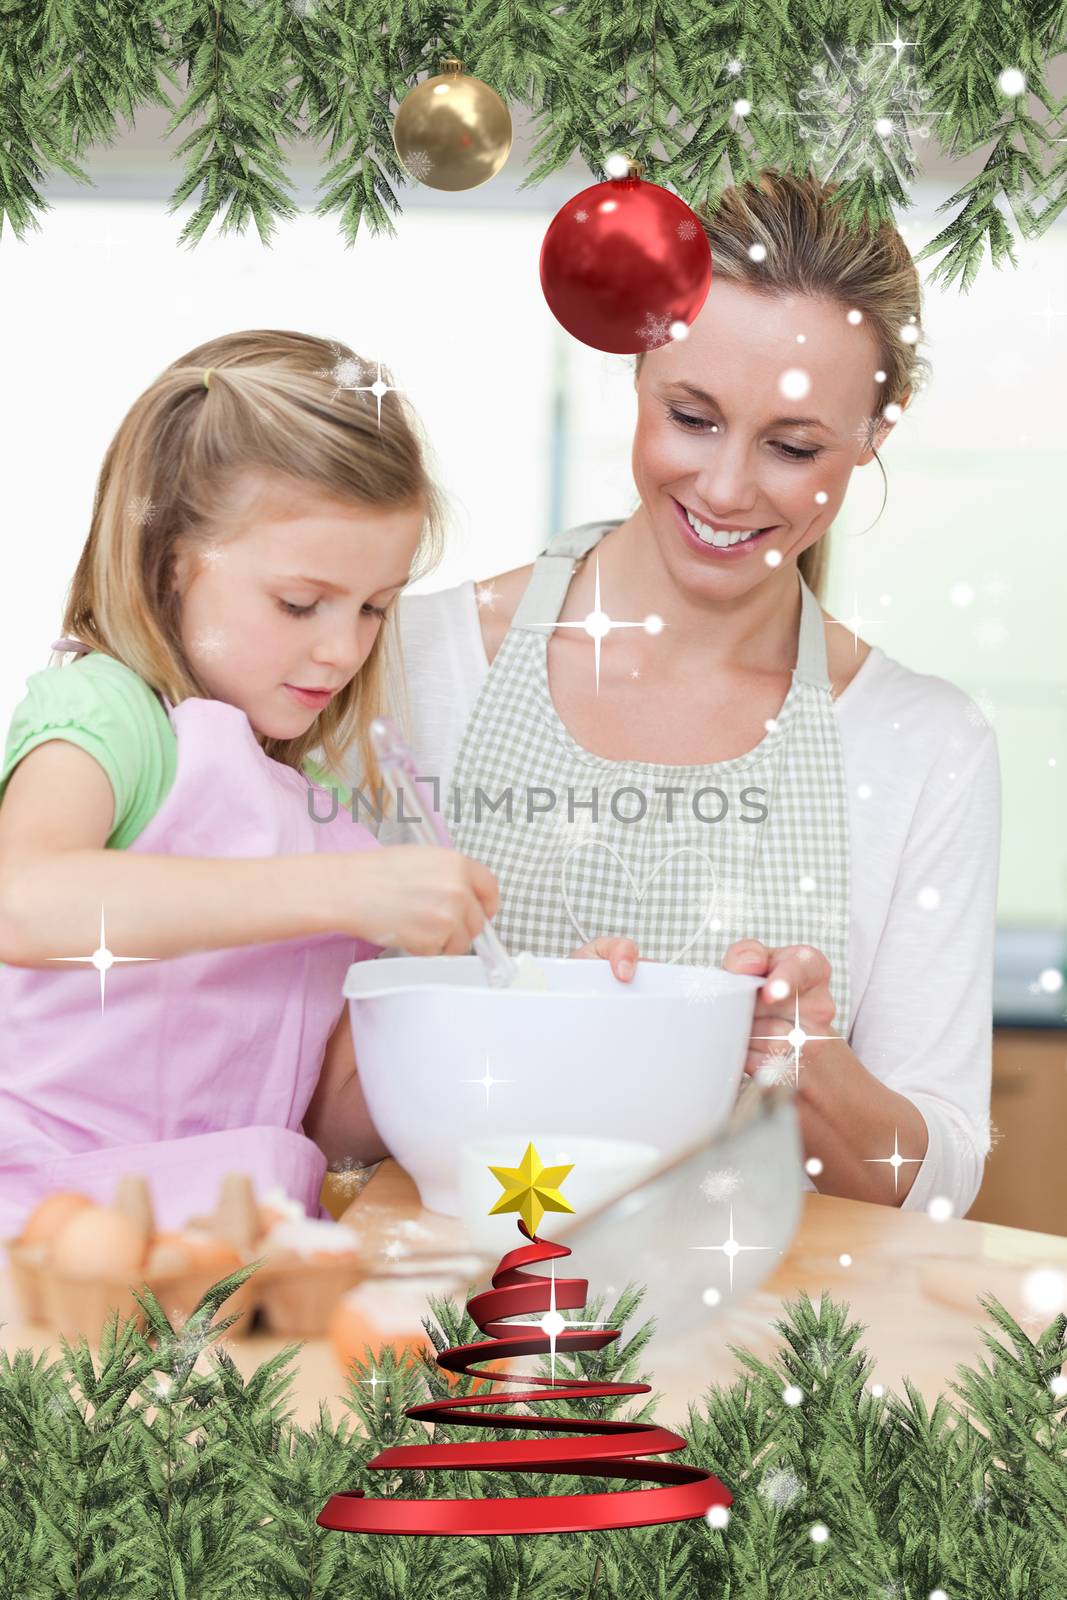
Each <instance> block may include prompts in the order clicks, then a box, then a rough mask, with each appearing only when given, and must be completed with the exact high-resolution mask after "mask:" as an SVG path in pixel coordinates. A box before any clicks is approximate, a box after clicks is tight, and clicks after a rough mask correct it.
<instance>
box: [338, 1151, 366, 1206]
mask: <svg viewBox="0 0 1067 1600" xmlns="http://www.w3.org/2000/svg"><path fill="white" fill-rule="evenodd" d="M375 1170H376V1169H375V1167H373V1166H370V1167H367V1166H361V1165H360V1163H359V1162H358V1161H357V1160H356V1159H355V1157H354V1156H342V1158H341V1160H340V1161H335V1162H334V1163H333V1164H332V1165H331V1166H330V1167H328V1168H327V1171H328V1172H329V1174H330V1180H331V1185H330V1186H331V1188H337V1189H339V1190H340V1191H341V1194H342V1195H343V1196H344V1198H345V1199H346V1200H351V1199H352V1198H353V1197H354V1196H355V1195H357V1194H358V1193H359V1191H360V1190H361V1189H362V1188H363V1186H364V1184H365V1183H366V1182H367V1179H368V1178H369V1177H370V1175H371V1173H372V1172H374V1171H375Z"/></svg>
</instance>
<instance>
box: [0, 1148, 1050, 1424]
mask: <svg viewBox="0 0 1067 1600" xmlns="http://www.w3.org/2000/svg"><path fill="white" fill-rule="evenodd" d="M342 1217H343V1220H346V1221H347V1220H351V1221H352V1223H353V1224H357V1223H358V1226H359V1231H360V1234H361V1237H362V1239H363V1241H364V1245H365V1248H366V1249H367V1250H368V1251H369V1252H370V1254H371V1256H372V1258H373V1260H374V1262H375V1266H376V1269H377V1270H380V1271H383V1272H387V1271H388V1270H389V1255H388V1254H387V1252H388V1250H389V1245H390V1243H391V1242H393V1241H395V1240H396V1239H397V1238H398V1237H399V1238H404V1237H408V1238H410V1237H412V1235H413V1234H417V1237H418V1242H419V1247H420V1248H423V1247H426V1248H433V1247H435V1246H436V1245H438V1244H439V1245H440V1246H441V1247H442V1248H445V1249H452V1248H456V1247H460V1248H462V1247H463V1246H464V1245H465V1243H466V1234H465V1230H464V1227H463V1224H462V1222H461V1221H459V1220H457V1219H453V1218H449V1217H442V1216H438V1215H437V1214H436V1213H432V1212H427V1211H424V1210H423V1208H422V1206H421V1204H420V1202H419V1197H418V1192H417V1190H416V1189H415V1186H414V1184H413V1183H412V1181H411V1179H410V1178H409V1177H408V1176H407V1174H406V1173H405V1172H404V1171H403V1170H402V1169H401V1168H400V1167H399V1166H397V1164H396V1163H395V1162H393V1161H384V1162H382V1164H381V1165H380V1167H378V1169H377V1171H376V1172H375V1173H374V1174H373V1176H372V1177H371V1178H370V1180H369V1181H368V1182H367V1184H366V1186H365V1187H364V1188H363V1190H362V1191H361V1192H360V1193H359V1194H358V1195H357V1196H356V1198H355V1199H354V1200H353V1201H352V1202H351V1204H350V1205H349V1206H348V1207H347V1209H346V1210H345V1211H344V1212H343V1214H342ZM405 1225H406V1228H405ZM574 1250H575V1254H574V1256H573V1257H572V1258H571V1260H572V1264H573V1267H574V1269H575V1271H576V1272H577V1273H578V1274H579V1275H580V1274H581V1260H580V1255H579V1253H578V1251H579V1244H578V1241H577V1240H576V1241H575V1243H574ZM843 1254H845V1255H847V1256H849V1257H851V1264H850V1265H847V1266H843V1265H841V1263H840V1260H839V1258H840V1257H841V1256H842V1255H843ZM1034 1267H1055V1268H1057V1269H1059V1270H1060V1271H1061V1272H1063V1273H1064V1274H1065V1277H1067V1238H1063V1237H1060V1236H1059V1235H1056V1234H1047V1233H1031V1232H1025V1231H1023V1230H1021V1229H1018V1228H1004V1227H1000V1226H998V1225H996V1224H993V1223H986V1222H968V1221H958V1220H950V1221H947V1222H934V1221H933V1220H932V1219H931V1218H930V1217H928V1216H927V1215H926V1214H925V1213H923V1212H909V1211H897V1210H895V1209H893V1208H892V1207H889V1206H877V1205H867V1204H864V1203H863V1202H860V1201H854V1200H839V1199H835V1198H833V1197H832V1196H828V1195H818V1194H806V1195H805V1196H804V1210H803V1214H802V1218H801V1222H800V1226H799V1228H798V1230H797V1234H796V1237H795V1238H794V1240H793V1243H792V1245H791V1247H790V1249H789V1250H788V1251H787V1253H786V1255H785V1257H784V1259H783V1260H782V1262H781V1264H780V1265H779V1267H778V1269H777V1271H776V1272H775V1273H774V1274H773V1275H772V1276H771V1277H770V1278H768V1279H767V1281H766V1283H765V1284H764V1285H763V1287H762V1288H761V1289H760V1290H759V1291H758V1292H757V1293H756V1294H754V1295H751V1296H749V1297H748V1299H747V1300H745V1301H744V1302H742V1303H741V1304H739V1305H736V1306H723V1307H721V1308H720V1309H719V1310H718V1311H717V1312H716V1313H715V1315H714V1317H711V1315H710V1313H709V1323H708V1326H707V1328H706V1329H703V1330H701V1332H700V1333H699V1334H697V1335H693V1334H690V1335H688V1336H686V1337H684V1338H676V1339H674V1340H672V1339H671V1337H670V1335H669V1331H668V1330H662V1331H661V1332H659V1333H657V1335H656V1339H655V1341H654V1342H653V1344H652V1345H651V1346H650V1347H649V1351H648V1352H647V1353H648V1355H649V1360H648V1361H647V1362H646V1363H645V1365H646V1368H647V1369H648V1370H649V1372H650V1373H651V1378H652V1383H653V1390H654V1392H655V1393H656V1394H658V1395H659V1396H660V1400H659V1404H658V1406H657V1415H658V1416H659V1417H660V1418H661V1419H662V1420H663V1421H664V1422H667V1423H670V1422H681V1421H682V1420H683V1419H684V1417H685V1411H686V1406H687V1405H688V1403H689V1401H690V1400H697V1399H699V1398H700V1396H701V1395H702V1394H703V1393H704V1391H705V1390H706V1389H707V1388H708V1386H709V1385H710V1384H712V1383H716V1384H728V1383H730V1382H732V1381H733V1380H734V1379H735V1378H737V1377H739V1376H740V1375H741V1371H742V1369H741V1368H740V1367H739V1364H738V1362H737V1361H736V1359H735V1357H734V1356H733V1354H732V1353H731V1351H730V1350H729V1348H728V1347H729V1345H730V1344H737V1345H741V1346H743V1347H745V1348H746V1349H748V1350H751V1351H752V1353H753V1354H754V1355H756V1356H758V1357H760V1358H761V1359H763V1360H765V1361H769V1360H771V1359H772V1357H773V1355H774V1353H775V1351H776V1350H777V1349H778V1348H779V1347H780V1346H781V1343H782V1340H781V1336H780V1334H779V1333H778V1332H777V1331H776V1329H775V1328H774V1326H773V1324H774V1322H775V1321H777V1320H781V1319H783V1318H784V1316H785V1311H784V1302H785V1301H787V1300H790V1299H795V1298H796V1297H797V1295H798V1294H801V1293H806V1294H808V1295H809V1296H810V1297H811V1298H812V1299H813V1300H818V1298H819V1296H820V1294H821V1293H822V1292H823V1291H824V1290H825V1291H826V1292H827V1293H828V1294H829V1295H830V1296H832V1298H834V1299H835V1300H838V1301H845V1302H847V1304H848V1306H849V1308H850V1311H851V1320H853V1321H856V1322H859V1323H860V1324H861V1325H863V1327H864V1332H863V1333H862V1335H861V1339H860V1343H861V1344H862V1346H863V1348H864V1349H865V1350H866V1352H867V1354H868V1356H869V1357H870V1359H871V1361H872V1364H873V1371H872V1373H871V1375H870V1381H871V1382H877V1383H882V1384H884V1385H885V1386H886V1387H887V1388H892V1389H894V1390H896V1391H897V1393H902V1392H903V1382H902V1380H903V1378H904V1377H905V1376H907V1377H908V1378H910V1379H911V1381H912V1382H913V1383H914V1384H915V1386H916V1388H917V1389H918V1390H919V1391H920V1392H921V1393H922V1395H923V1397H924V1399H925V1400H926V1401H927V1403H928V1404H931V1405H932V1404H933V1402H934V1401H935V1400H936V1398H937V1397H938V1395H940V1394H945V1395H948V1385H949V1382H950V1380H951V1379H952V1378H953V1377H954V1376H955V1370H956V1367H957V1366H958V1365H960V1364H965V1365H968V1366H972V1367H973V1366H976V1365H977V1363H978V1361H979V1360H980V1358H981V1357H982V1355H983V1353H984V1346H983V1343H982V1338H981V1332H982V1330H983V1329H985V1330H988V1331H989V1332H990V1333H993V1332H995V1331H997V1330H996V1328H995V1324H994V1323H993V1322H992V1320H991V1318H990V1317H989V1316H988V1314H987V1313H986V1311H985V1310H984V1308H983V1307H982V1306H981V1305H980V1303H979V1300H978V1296H979V1295H980V1294H983V1293H992V1294H995V1295H996V1296H997V1298H998V1299H999V1300H1000V1301H1001V1302H1002V1304H1003V1305H1004V1306H1005V1307H1006V1308H1007V1309H1008V1311H1010V1312H1011V1314H1012V1315H1013V1316H1014V1317H1016V1318H1017V1320H1019V1321H1020V1322H1021V1323H1022V1326H1023V1328H1024V1330H1025V1331H1027V1332H1029V1333H1030V1334H1031V1336H1033V1335H1034V1334H1035V1333H1036V1332H1038V1331H1040V1330H1042V1329H1044V1328H1045V1327H1046V1326H1047V1325H1048V1324H1049V1323H1050V1322H1051V1321H1052V1318H1053V1316H1054V1314H1055V1311H1056V1310H1057V1309H1063V1310H1064V1311H1065V1312H1067V1301H1065V1303H1064V1304H1063V1306H1062V1308H1060V1307H1056V1306H1053V1307H1052V1309H1050V1310H1048V1311H1047V1312H1046V1311H1042V1312H1041V1313H1040V1314H1039V1315H1037V1316H1033V1315H1032V1313H1031V1312H1030V1309H1029V1307H1028V1306H1027V1304H1026V1302H1025V1301H1024V1299H1023V1295H1022V1282H1023V1279H1024V1277H1025V1275H1026V1273H1027V1272H1028V1271H1029V1270H1031V1269H1032V1268H1034ZM635 1277H640V1274H639V1273H635ZM460 1292H462V1291H460ZM596 1292H597V1286H595V1285H594V1284H592V1283H590V1295H593V1294H594V1293H596ZM640 1315H641V1314H640V1311H639V1312H638V1320H640ZM1028 1316H1031V1318H1032V1320H1031V1321H1030V1323H1029V1324H1028V1323H1027V1320H1026V1319H1027V1317H1028ZM0 1321H2V1326H0V1342H2V1345H3V1348H4V1349H5V1350H6V1351H8V1352H9V1353H13V1352H14V1351H15V1350H16V1349H19V1348H22V1347H27V1346H28V1347H29V1348H30V1349H32V1350H33V1351H34V1353H35V1354H36V1353H39V1352H40V1351H42V1350H44V1349H46V1348H48V1347H49V1345H50V1344H53V1342H54V1339H53V1336H51V1335H50V1332H49V1330H48V1328H46V1327H44V1326H42V1325H39V1324H34V1323H25V1322H21V1321H20V1320H19V1313H18V1309H17V1306H16V1303H15V1300H14V1296H13V1292H12V1287H11V1282H10V1275H9V1273H8V1272H7V1271H6V1270H5V1271H4V1272H3V1273H2V1275H0ZM998 1336H999V1332H998ZM292 1342H293V1341H292V1340H290V1339H285V1338H279V1337H276V1336H272V1335H269V1334H260V1333H256V1334H253V1335H251V1336H249V1337H248V1338H245V1339H237V1340H230V1341H228V1349H229V1351H230V1353H231V1354H232V1356H233V1359H234V1361H235V1362H236V1363H237V1365H238V1367H239V1368H240V1370H241V1371H242V1372H243V1373H244V1374H245V1375H246V1376H247V1375H248V1374H250V1373H251V1372H252V1371H254V1369H255V1368H256V1367H257V1366H258V1365H259V1364H260V1363H261V1362H263V1361H265V1360H267V1359H269V1357H270V1356H272V1355H274V1354H275V1353H276V1352H277V1351H279V1350H280V1349H282V1348H283V1347H284V1346H285V1345H287V1344H290V1343H292ZM58 1354H59V1347H58V1345H55V1349H54V1351H53V1355H55V1356H57V1355H58ZM290 1370H291V1371H293V1373H294V1381H293V1386H292V1389H291V1391H290V1404H291V1406H292V1408H293V1414H294V1418H295V1420H296V1421H297V1422H299V1423H300V1424H302V1425H305V1426H307V1425H310V1424H311V1423H313V1422H314V1421H315V1419H316V1417H317V1415H318V1405H319V1400H320V1398H321V1399H325V1400H326V1401H327V1402H328V1403H329V1405H330V1410H331V1413H332V1414H333V1416H334V1418H335V1419H336V1418H337V1417H339V1415H340V1413H341V1409H342V1408H341V1405H340V1403H339V1401H340V1398H341V1397H342V1396H343V1394H344V1392H345V1378H344V1374H343V1372H342V1370H341V1367H340V1365H339V1363H338V1361H337V1359H336V1357H335V1356H334V1354H333V1350H332V1347H331V1345H330V1344H329V1342H328V1341H327V1340H326V1339H313V1340H309V1341H307V1342H306V1343H305V1344H304V1346H303V1349H302V1350H301V1352H300V1354H299V1356H298V1357H297V1359H296V1361H294V1363H293V1364H292V1366H291V1368H290Z"/></svg>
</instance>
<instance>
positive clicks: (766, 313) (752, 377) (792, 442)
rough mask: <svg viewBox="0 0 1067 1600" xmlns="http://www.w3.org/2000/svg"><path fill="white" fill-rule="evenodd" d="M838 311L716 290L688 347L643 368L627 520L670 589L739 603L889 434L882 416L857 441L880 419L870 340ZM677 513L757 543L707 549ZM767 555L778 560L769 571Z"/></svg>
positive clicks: (809, 532) (804, 542)
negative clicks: (633, 500)
mask: <svg viewBox="0 0 1067 1600" xmlns="http://www.w3.org/2000/svg"><path fill="white" fill-rule="evenodd" d="M847 311H848V308H847V307H841V306H838V305H836V304H830V303H828V302H825V301H821V300H815V299H813V298H811V297H810V296H774V297H771V296H763V295H760V294H758V293H757V292H756V291H755V290H752V289H749V288H747V287H745V286H743V285H740V284H736V283H730V282H728V281H726V280H725V279H723V280H721V281H719V282H716V281H714V280H713V282H712V286H711V289H710V290H709V292H708V297H707V299H706V300H705V302H704V305H703V306H702V307H701V310H700V314H699V315H698V316H697V318H696V319H695V321H694V322H693V324H692V326H691V327H690V329H689V336H688V338H687V339H685V340H681V341H676V342H672V343H671V344H669V345H664V346H662V347H660V348H659V349H656V350H652V351H650V352H649V354H648V355H647V356H646V357H645V359H644V362H643V364H642V367H641V371H640V374H639V378H638V382H637V391H638V421H637V428H636V432H635V435H634V442H633V454H632V462H633V474H634V482H635V483H636V485H637V488H638V490H639V492H640V495H641V502H642V506H641V509H640V510H639V512H637V513H636V514H635V515H636V516H637V517H638V519H639V520H641V521H643V522H644V523H645V524H647V526H648V527H649V528H650V529H651V531H652V534H653V537H654V538H655V540H656V542H657V544H658V546H659V550H660V553H661V555H662V558H663V560H664V563H665V564H666V566H667V568H668V570H669V571H670V572H671V574H672V575H673V576H674V578H675V579H676V581H677V583H678V584H679V586H680V587H682V588H688V589H692V590H697V591H699V592H702V593H705V594H708V593H711V594H715V595H723V596H726V595H736V594H740V593H744V592H747V591H748V590H750V589H751V588H752V587H753V586H754V585H756V584H759V583H761V582H765V581H766V580H767V579H769V578H771V577H772V576H773V573H774V571H775V569H776V568H778V567H782V566H784V565H785V564H786V563H787V562H795V560H796V558H797V556H799V554H800V552H801V551H802V550H803V549H805V548H806V547H807V546H808V545H810V544H814V543H815V541H816V540H817V539H819V538H821V537H822V535H823V534H824V533H825V532H826V530H827V529H828V528H829V526H830V524H831V522H832V521H833V518H834V516H835V514H836V512H837V509H838V507H839V506H840V504H841V502H842V500H843V499H844V496H845V490H846V489H847V487H848V480H849V475H850V473H851V471H852V468H853V467H855V466H862V465H864V464H865V463H866V462H868V461H870V460H872V459H873V453H874V448H877V446H878V445H880V444H881V443H882V441H883V440H884V438H885V437H886V436H887V434H888V432H889V430H890V428H891V427H892V424H891V423H889V422H886V421H885V420H884V419H882V418H881V417H880V415H879V426H878V428H877V430H876V431H875V432H874V433H873V436H870V437H869V438H868V437H867V436H865V433H864V430H865V427H866V426H867V419H868V418H871V417H872V416H874V415H875V414H880V411H881V406H882V403H883V402H882V400H881V393H882V389H883V385H882V384H881V383H880V382H878V381H877V380H876V379H875V371H876V370H877V368H878V364H879V359H878V350H877V345H876V343H875V340H874V337H873V335H872V334H871V333H870V332H869V331H868V329H867V328H866V327H865V326H864V325H863V323H862V322H859V323H851V322H849V321H848V318H847ZM805 379H806V380H807V386H806V388H805ZM687 386H690V387H687ZM695 390H699V391H701V393H696V392H694V391H695ZM784 418H800V419H805V418H806V419H811V420H808V421H803V420H802V421H793V422H787V421H783V420H782V419H784ZM683 506H684V507H686V508H688V510H689V511H691V512H693V513H695V515H696V517H697V518H699V519H700V520H701V521H702V522H703V523H704V525H705V531H707V529H708V527H709V526H710V529H711V531H713V532H720V531H721V530H720V527H719V525H721V524H731V525H732V527H733V529H734V530H737V529H745V530H748V529H760V530H767V531H765V532H761V533H759V534H758V535H757V536H756V537H755V538H753V539H751V540H735V542H734V543H733V544H732V545H728V546H722V545H720V546H718V547H716V546H715V545H708V544H706V543H704V542H703V541H702V540H701V539H700V538H699V536H698V534H697V532H696V531H695V530H693V529H692V527H691V524H690V523H689V522H688V521H687V519H686V518H685V516H684V513H683V512H682V510H681V509H680V508H681V507H683ZM770 552H777V555H774V554H772V555H771V560H770V561H769V562H768V560H767V559H766V558H767V556H768V553H770ZM779 557H780V559H778V558H779Z"/></svg>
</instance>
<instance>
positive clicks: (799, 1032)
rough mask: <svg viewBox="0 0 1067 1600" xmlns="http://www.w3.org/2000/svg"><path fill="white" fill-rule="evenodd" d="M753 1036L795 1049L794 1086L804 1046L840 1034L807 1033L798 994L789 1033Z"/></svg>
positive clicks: (797, 1079)
mask: <svg viewBox="0 0 1067 1600" xmlns="http://www.w3.org/2000/svg"><path fill="white" fill-rule="evenodd" d="M751 1037H752V1038H753V1039H770V1040H771V1041H772V1043H774V1044H776V1045H782V1044H788V1045H789V1046H790V1047H791V1049H792V1051H793V1073H794V1078H793V1082H794V1086H796V1087H799V1084H800V1053H801V1051H802V1050H803V1048H804V1046H805V1045H806V1044H807V1043H808V1042H809V1040H811V1041H814V1040H822V1039H837V1038H840V1035H839V1034H836V1033H805V1031H804V1029H803V1028H802V1027H801V1026H800V996H799V995H797V996H796V997H795V999H794V1001H793V1026H792V1027H791V1028H790V1030H789V1032H788V1033H786V1034H777V1033H754V1034H752V1035H751ZM766 1053H767V1055H768V1056H769V1055H770V1054H771V1052H770V1051H769V1050H768V1051H767V1052H766Z"/></svg>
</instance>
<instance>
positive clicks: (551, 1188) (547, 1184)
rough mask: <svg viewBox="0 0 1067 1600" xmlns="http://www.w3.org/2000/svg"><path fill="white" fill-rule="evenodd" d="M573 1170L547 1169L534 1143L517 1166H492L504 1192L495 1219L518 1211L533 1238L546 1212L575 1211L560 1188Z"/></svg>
mask: <svg viewBox="0 0 1067 1600" xmlns="http://www.w3.org/2000/svg"><path fill="white" fill-rule="evenodd" d="M572 1170H573V1163H572V1164H571V1166H569V1167H546V1166H545V1165H544V1164H543V1162H542V1160H541V1157H540V1156H539V1155H538V1154H537V1151H536V1150H535V1149H534V1147H533V1145H532V1144H528V1145H527V1146H526V1154H525V1155H524V1156H523V1158H522V1161H521V1162H520V1163H519V1165H518V1166H517V1167H490V1168H489V1171H490V1172H491V1173H492V1174H493V1177H494V1178H495V1179H496V1180H497V1182H498V1183H500V1184H502V1185H503V1188H504V1193H503V1194H502V1195H501V1196H500V1199H499V1200H498V1201H497V1203H496V1205H495V1206H493V1208H492V1210H491V1211H490V1212H489V1215H490V1216H491V1217H495V1216H496V1214H497V1212H498V1211H517V1212H518V1213H519V1215H520V1217H521V1218H522V1220H523V1222H525V1224H526V1228H527V1231H528V1232H529V1233H530V1234H531V1235H533V1234H535V1233H536V1232H537V1224H538V1223H539V1222H540V1220H541V1218H542V1217H543V1216H544V1214H545V1212H546V1211H572V1212H573V1210H574V1207H573V1206H572V1205H570V1204H569V1202H568V1201H566V1200H565V1199H564V1198H563V1196H562V1195H561V1194H560V1192H559V1186H560V1184H561V1183H562V1182H563V1180H564V1178H565V1177H566V1176H567V1174H568V1172H570V1171H572Z"/></svg>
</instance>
